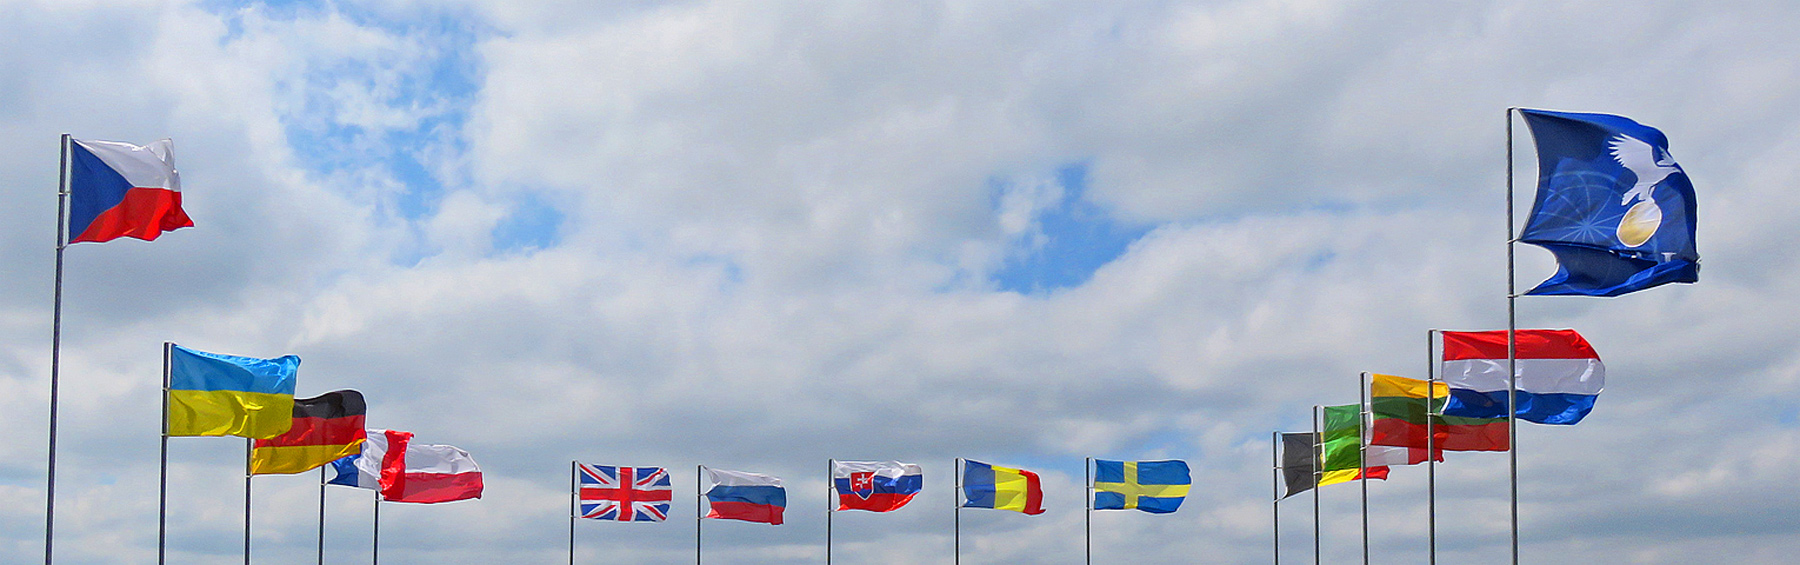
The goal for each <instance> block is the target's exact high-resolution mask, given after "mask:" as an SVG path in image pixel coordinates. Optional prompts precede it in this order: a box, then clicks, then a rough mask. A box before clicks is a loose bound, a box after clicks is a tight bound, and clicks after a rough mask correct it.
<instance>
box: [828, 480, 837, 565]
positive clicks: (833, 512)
mask: <svg viewBox="0 0 1800 565" xmlns="http://www.w3.org/2000/svg"><path fill="white" fill-rule="evenodd" d="M836 471H837V460H836V459H826V460H825V565H831V517H832V516H836V515H837V511H836V509H837V505H836V504H832V503H831V493H832V491H833V490H835V489H833V488H831V481H832V480H834V479H835V478H836Z"/></svg>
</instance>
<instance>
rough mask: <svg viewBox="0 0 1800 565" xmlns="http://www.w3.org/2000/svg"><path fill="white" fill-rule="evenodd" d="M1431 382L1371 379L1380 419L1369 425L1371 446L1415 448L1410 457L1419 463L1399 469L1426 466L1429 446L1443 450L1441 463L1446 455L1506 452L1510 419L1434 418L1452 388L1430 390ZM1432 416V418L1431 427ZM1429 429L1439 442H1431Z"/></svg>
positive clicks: (1374, 408)
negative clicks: (1446, 452)
mask: <svg viewBox="0 0 1800 565" xmlns="http://www.w3.org/2000/svg"><path fill="white" fill-rule="evenodd" d="M1503 372H1504V371H1503ZM1426 383H1427V382H1426V381H1421V380H1419V379H1409V378H1406V377H1396V376H1393V375H1370V376H1369V411H1370V415H1371V417H1372V418H1373V419H1374V422H1372V423H1371V424H1370V426H1369V445H1384V446H1392V447H1397V448H1410V449H1412V450H1414V451H1413V452H1412V453H1410V454H1409V458H1411V459H1417V460H1416V461H1412V462H1411V463H1396V465H1411V464H1417V463H1420V462H1423V461H1424V460H1425V450H1426V448H1428V447H1435V448H1437V451H1438V452H1437V460H1438V461H1443V460H1444V452H1445V451H1506V445H1507V441H1506V439H1507V432H1506V418H1504V417H1502V418H1500V419H1494V418H1490V417H1469V416H1457V415H1445V416H1432V415H1431V414H1432V413H1433V412H1437V411H1439V410H1441V409H1442V408H1443V407H1444V403H1445V402H1447V401H1448V400H1449V398H1450V387H1449V386H1448V385H1446V384H1444V383H1441V382H1440V383H1431V389H1427V388H1426ZM1428 399H1429V403H1430V404H1429V407H1428V406H1427V402H1428ZM1426 418H1431V422H1430V425H1429V426H1427V424H1426ZM1427 427H1429V428H1430V430H1431V435H1432V436H1433V437H1434V438H1435V439H1426V434H1425V431H1426V428H1427ZM1371 449H1373V448H1371Z"/></svg>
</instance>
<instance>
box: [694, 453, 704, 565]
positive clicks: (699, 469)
mask: <svg viewBox="0 0 1800 565" xmlns="http://www.w3.org/2000/svg"><path fill="white" fill-rule="evenodd" d="M705 479H706V466H705V465H695V466H694V565H700V524H701V519H702V518H704V517H705V515H703V514H701V513H700V497H702V496H705V495H704V494H702V493H701V492H700V486H701V485H700V482H701V481H703V480H705Z"/></svg>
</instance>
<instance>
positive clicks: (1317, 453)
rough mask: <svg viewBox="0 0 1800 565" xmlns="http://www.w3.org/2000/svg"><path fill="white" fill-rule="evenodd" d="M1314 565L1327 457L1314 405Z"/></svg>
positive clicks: (1316, 559) (1316, 407)
mask: <svg viewBox="0 0 1800 565" xmlns="http://www.w3.org/2000/svg"><path fill="white" fill-rule="evenodd" d="M1312 439H1313V441H1312V445H1313V488H1312V491H1313V565H1319V564H1320V563H1321V561H1320V560H1319V556H1320V553H1319V479H1321V478H1324V475H1325V474H1324V473H1322V472H1320V468H1321V467H1323V465H1321V464H1320V461H1321V460H1323V459H1324V457H1325V453H1324V451H1325V449H1324V442H1321V441H1319V439H1320V437H1319V405H1317V404H1314V405H1313V437H1312Z"/></svg>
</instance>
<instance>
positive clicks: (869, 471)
mask: <svg viewBox="0 0 1800 565" xmlns="http://www.w3.org/2000/svg"><path fill="white" fill-rule="evenodd" d="M924 482H925V480H924V471H923V470H922V469H921V468H920V467H919V466H918V465H914V464H912V463H901V462H899V461H833V462H832V466H831V483H832V488H833V490H836V491H837V495H838V506H837V509H838V510H868V511H870V512H888V511H891V510H895V509H898V508H900V507H901V506H906V503H908V502H912V499H913V496H915V495H917V494H919V488H920V487H921V486H923V484H924Z"/></svg>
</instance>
